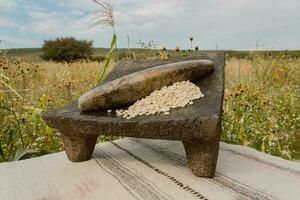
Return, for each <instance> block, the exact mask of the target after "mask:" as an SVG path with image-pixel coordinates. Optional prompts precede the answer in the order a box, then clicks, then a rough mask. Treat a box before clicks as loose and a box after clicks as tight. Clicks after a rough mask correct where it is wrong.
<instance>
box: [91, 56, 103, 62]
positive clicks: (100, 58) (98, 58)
mask: <svg viewBox="0 0 300 200" xmlns="http://www.w3.org/2000/svg"><path fill="white" fill-rule="evenodd" d="M89 60H90V61H93V62H103V61H104V60H105V56H91V57H89Z"/></svg>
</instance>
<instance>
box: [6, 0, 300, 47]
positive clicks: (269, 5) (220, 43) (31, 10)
mask: <svg viewBox="0 0 300 200" xmlns="http://www.w3.org/2000/svg"><path fill="white" fill-rule="evenodd" d="M110 2H111V3H112V4H113V5H114V14H115V21H116V32H117V36H118V46H119V47H127V35H129V36H130V46H131V47H136V46H138V45H137V42H138V41H139V40H141V41H145V42H147V41H150V40H154V41H155V42H156V43H157V45H158V46H167V47H168V48H174V47H175V46H180V47H181V48H188V47H189V42H188V39H187V37H188V36H190V35H192V36H194V38H195V41H194V43H195V45H198V46H199V47H200V48H201V49H216V48H218V49H254V48H256V45H257V44H258V48H260V49H268V48H272V49H300V2H299V0H168V1H163V0H151V1H149V0H114V1H110ZM98 10H99V7H98V6H97V5H96V4H95V3H93V2H92V0H0V39H1V40H5V41H6V43H7V47H8V48H22V47H40V46H41V44H42V43H43V40H44V39H53V38H56V37H63V36H74V37H76V38H78V39H87V40H93V41H94V46H96V47H107V46H108V45H109V42H110V37H111V29H110V28H109V27H103V26H96V27H92V28H89V26H90V25H91V24H93V23H94V22H95V21H96V20H97V16H98V14H97V11H98Z"/></svg>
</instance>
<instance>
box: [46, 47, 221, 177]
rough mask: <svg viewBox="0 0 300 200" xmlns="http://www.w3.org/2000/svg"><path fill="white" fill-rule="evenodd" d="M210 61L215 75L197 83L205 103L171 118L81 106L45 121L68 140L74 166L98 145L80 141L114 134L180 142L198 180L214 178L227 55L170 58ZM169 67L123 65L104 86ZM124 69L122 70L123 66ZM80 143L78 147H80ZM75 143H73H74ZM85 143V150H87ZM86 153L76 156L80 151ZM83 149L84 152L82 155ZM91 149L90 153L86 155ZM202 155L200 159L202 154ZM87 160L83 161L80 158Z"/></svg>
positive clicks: (48, 115)
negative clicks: (88, 109) (144, 71)
mask: <svg viewBox="0 0 300 200" xmlns="http://www.w3.org/2000/svg"><path fill="white" fill-rule="evenodd" d="M199 59H209V60H212V61H213V62H214V72H213V73H211V74H208V75H207V76H204V77H203V78H202V79H200V80H199V81H197V82H195V84H196V85H198V86H200V88H201V91H202V92H203V94H204V95H205V97H204V98H201V99H198V100H195V101H194V104H193V105H191V106H188V107H184V108H178V109H174V110H172V111H171V112H170V115H163V114H159V115H149V116H139V117H136V118H133V119H129V120H128V119H123V118H122V117H116V115H115V114H114V113H107V112H106V111H97V112H88V113H81V112H80V110H79V108H78V103H77V102H73V103H71V104H70V105H67V106H65V107H64V108H62V109H57V110H53V111H49V112H46V113H44V114H43V115H42V117H43V119H44V120H45V122H46V123H47V124H48V125H49V126H50V127H52V128H56V129H57V130H59V132H60V133H61V134H62V135H68V138H70V137H73V136H72V134H74V137H75V138H77V139H76V140H71V139H68V138H67V140H65V141H64V143H65V145H66V144H67V148H65V149H66V151H67V154H68V156H69V155H71V156H69V158H70V159H71V160H72V161H81V160H84V159H83V157H85V158H89V157H90V156H91V155H89V156H88V155H87V154H91V152H92V150H91V149H90V147H87V146H91V148H93V146H94V145H91V143H89V142H87V141H84V140H82V139H78V138H82V137H80V136H83V138H85V137H90V136H94V137H95V138H96V137H97V135H115V136H127V137H137V138H152V139H168V140H181V141H183V144H184V146H185V148H186V151H187V154H188V155H187V159H188V164H189V166H190V168H191V169H192V171H193V173H194V174H195V175H197V176H203V177H211V176H212V175H213V173H214V170H215V163H216V159H217V154H216V152H217V150H218V145H217V144H218V143H219V138H220V131H221V117H222V103H223V93H224V54H223V52H211V51H209V52H200V53H197V54H196V53H195V54H193V53H192V54H191V55H190V56H188V57H185V58H172V59H170V60H169V61H168V62H177V61H180V60H199ZM161 63H163V64H166V63H167V62H162V61H159V60H151V61H150V60H145V61H141V62H135V63H134V64H132V63H128V65H127V64H124V63H123V64H122V65H121V64H120V65H118V66H116V67H115V69H114V70H113V71H112V72H111V73H110V74H109V75H108V76H107V77H106V79H105V80H104V82H103V84H104V83H106V82H109V81H111V80H115V79H117V78H120V77H122V76H124V75H127V74H129V73H134V72H136V71H140V70H142V69H146V68H147V67H152V66H157V65H159V64H161ZM119 66H122V67H119ZM76 142H77V143H76ZM73 143H75V144H73ZM84 143H85V145H84ZM77 148H78V149H79V150H78V152H86V153H83V154H82V153H76V154H74V155H72V152H68V151H77V150H76V149H77ZM82 149H83V150H82ZM87 149H89V150H87ZM198 154H199V155H198ZM81 155H85V156H81Z"/></svg>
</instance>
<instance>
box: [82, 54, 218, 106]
mask: <svg viewBox="0 0 300 200" xmlns="http://www.w3.org/2000/svg"><path fill="white" fill-rule="evenodd" d="M213 70H214V65H213V62H212V61H210V60H191V61H181V62H175V63H169V64H165V65H160V66H156V67H152V68H148V69H144V70H141V71H138V72H135V73H132V74H129V75H126V76H123V77H120V78H118V79H115V80H112V81H110V82H107V83H104V84H102V85H99V86H98V87H96V88H94V89H92V90H90V91H88V92H87V93H85V94H83V95H82V96H81V97H80V98H79V100H78V106H79V109H80V110H81V111H83V112H87V111H97V110H104V109H112V108H118V107H120V106H124V105H128V104H130V103H133V102H136V101H137V100H139V99H142V98H143V97H146V96H148V95H149V94H150V93H152V92H153V91H155V90H159V89H161V88H162V87H163V86H169V85H171V84H173V83H175V82H178V81H187V80H190V81H192V82H193V81H197V80H199V79H200V78H201V77H203V76H205V75H207V74H209V73H212V72H213Z"/></svg>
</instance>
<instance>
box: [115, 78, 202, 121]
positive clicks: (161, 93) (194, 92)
mask: <svg viewBox="0 0 300 200" xmlns="http://www.w3.org/2000/svg"><path fill="white" fill-rule="evenodd" d="M201 97H204V95H203V94H202V92H201V90H200V88H199V87H198V86H196V85H195V84H193V83H191V82H189V81H182V82H177V83H174V84H173V85H171V86H168V87H167V86H164V87H163V88H161V89H160V90H156V91H154V92H152V93H151V94H150V95H149V96H147V97H145V98H143V99H141V100H138V101H137V102H135V103H134V104H133V105H132V106H130V107H129V108H128V109H127V110H116V114H117V115H118V116H122V117H124V118H126V119H131V118H134V117H136V116H140V115H154V114H157V113H163V114H165V115H168V114H170V110H171V109H173V108H179V107H185V106H187V105H191V104H193V100H195V99H199V98H201Z"/></svg>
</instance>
